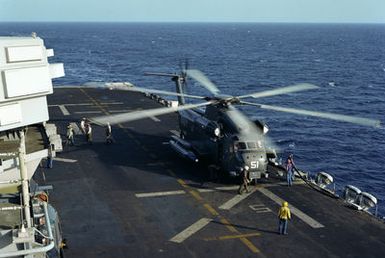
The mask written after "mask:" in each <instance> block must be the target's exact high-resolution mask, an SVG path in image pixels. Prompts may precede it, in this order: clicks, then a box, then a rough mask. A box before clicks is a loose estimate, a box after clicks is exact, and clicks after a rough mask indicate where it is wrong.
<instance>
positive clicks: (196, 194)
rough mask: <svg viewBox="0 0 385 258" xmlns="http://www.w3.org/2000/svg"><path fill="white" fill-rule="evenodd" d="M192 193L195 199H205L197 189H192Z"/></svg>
mask: <svg viewBox="0 0 385 258" xmlns="http://www.w3.org/2000/svg"><path fill="white" fill-rule="evenodd" d="M190 194H191V195H192V196H193V197H194V198H195V199H197V200H198V201H202V200H203V198H202V196H200V194H199V193H198V192H197V191H195V190H190Z"/></svg>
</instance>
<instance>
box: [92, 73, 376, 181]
mask: <svg viewBox="0 0 385 258" xmlns="http://www.w3.org/2000/svg"><path fill="white" fill-rule="evenodd" d="M146 75H156V76H166V77H170V78H171V79H172V81H174V82H175V85H176V93H175V92H169V91H162V90H153V89H145V88H139V87H131V88H129V89H128V90H131V91H137V92H143V93H153V94H159V95H168V96H176V97H177V98H178V106H177V107H162V108H156V109H149V110H141V111H135V112H129V113H124V114H118V115H110V116H103V117H95V118H92V119H91V121H92V122H94V123H96V124H99V125H103V124H107V122H109V123H110V124H117V123H122V122H129V121H133V120H138V119H143V118H147V117H149V116H159V115H163V114H167V113H172V112H178V118H179V127H180V135H179V136H176V135H173V136H171V139H170V145H171V147H172V148H173V149H174V150H175V151H176V152H177V153H178V154H179V155H181V156H183V157H185V158H187V159H189V160H192V161H194V162H198V161H200V160H205V161H206V162H208V164H212V165H214V166H213V167H215V168H217V169H219V170H220V171H222V172H224V174H225V175H228V176H232V177H236V176H239V175H240V173H241V171H242V170H243V169H245V168H246V166H247V167H248V169H249V178H250V179H251V180H253V179H258V178H261V176H262V175H264V174H265V173H266V172H267V165H268V163H269V160H272V159H274V158H275V157H276V149H275V148H274V145H273V144H272V142H271V141H269V140H268V137H267V136H266V133H267V131H268V127H267V126H266V125H265V124H264V123H263V122H260V121H257V120H256V121H252V120H251V119H250V118H248V117H247V116H245V115H244V114H243V113H242V112H240V111H239V110H238V109H237V108H236V107H235V106H234V105H249V106H254V107H257V108H260V109H267V110H275V111H280V112H288V113H294V114H299V115H305V116H315V117H321V118H326V119H332V120H338V121H344V122H350V123H355V124H360V125H365V126H376V127H377V126H379V125H380V122H379V121H378V120H372V119H367V118H361V117H353V116H346V115H339V114H332V113H323V112H315V111H308V110H302V109H293V108H286V107H278V106H271V105H264V104H258V103H254V102H248V101H244V100H243V99H247V98H254V99H258V98H263V97H269V96H275V95H281V94H288V93H293V92H299V91H303V90H310V89H316V88H318V87H317V86H315V85H312V84H307V83H302V84H296V85H292V86H287V87H282V88H277V89H273V90H268V91H263V92H257V93H252V94H247V95H241V96H229V95H223V94H221V93H220V91H219V89H218V88H217V87H216V86H215V84H214V83H213V82H211V81H210V80H209V79H208V78H207V77H206V76H205V75H204V74H203V73H202V72H200V71H199V70H191V69H182V72H181V73H180V74H176V73H174V74H169V73H146ZM187 77H191V78H193V79H194V80H196V81H197V82H199V83H200V84H201V85H202V86H204V87H205V88H206V89H208V90H209V91H210V93H211V96H208V97H204V96H197V95H190V94H185V89H186V82H187ZM185 98H190V99H198V100H201V101H204V102H203V103H196V104H195V103H194V104H186V102H185ZM202 107H205V109H204V110H203V109H202Z"/></svg>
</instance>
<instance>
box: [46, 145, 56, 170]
mask: <svg viewBox="0 0 385 258" xmlns="http://www.w3.org/2000/svg"><path fill="white" fill-rule="evenodd" d="M53 150H54V145H53V144H50V145H49V147H48V156H47V165H46V167H47V168H52V166H53V164H52V163H53Z"/></svg>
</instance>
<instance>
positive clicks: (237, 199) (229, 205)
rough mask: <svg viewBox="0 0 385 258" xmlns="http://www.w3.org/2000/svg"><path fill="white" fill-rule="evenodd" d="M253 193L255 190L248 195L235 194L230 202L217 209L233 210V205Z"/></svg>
mask: <svg viewBox="0 0 385 258" xmlns="http://www.w3.org/2000/svg"><path fill="white" fill-rule="evenodd" d="M254 192H255V189H253V190H251V191H250V192H249V193H246V194H237V195H236V196H234V197H233V198H231V199H230V200H228V201H227V202H225V203H224V204H222V205H221V206H219V207H218V208H219V209H221V210H230V209H231V208H233V207H234V206H235V205H237V204H238V203H240V202H241V201H243V200H244V199H246V198H247V197H249V196H250V195H251V194H252V193H254Z"/></svg>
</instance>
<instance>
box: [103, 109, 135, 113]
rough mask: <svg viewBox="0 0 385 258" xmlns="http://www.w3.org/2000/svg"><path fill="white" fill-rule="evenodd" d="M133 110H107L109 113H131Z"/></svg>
mask: <svg viewBox="0 0 385 258" xmlns="http://www.w3.org/2000/svg"><path fill="white" fill-rule="evenodd" d="M133 111H135V110H132V109H117V110H108V112H110V113H128V112H133Z"/></svg>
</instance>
